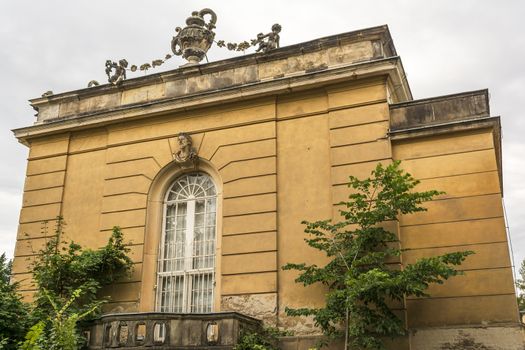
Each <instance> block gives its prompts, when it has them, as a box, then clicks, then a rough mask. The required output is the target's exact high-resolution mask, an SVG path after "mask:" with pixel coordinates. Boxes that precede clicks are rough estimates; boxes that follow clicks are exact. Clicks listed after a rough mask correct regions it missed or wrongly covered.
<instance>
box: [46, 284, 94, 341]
mask: <svg viewBox="0 0 525 350" xmlns="http://www.w3.org/2000/svg"><path fill="white" fill-rule="evenodd" d="M81 294H82V291H81V290H80V289H76V290H75V291H73V294H72V295H71V297H70V298H69V300H68V301H67V302H66V303H65V304H64V305H62V306H61V307H60V306H58V305H57V304H55V303H54V301H53V299H52V298H51V297H50V296H49V294H46V296H47V297H48V300H49V302H50V303H51V305H52V306H53V311H54V316H53V318H51V327H50V331H49V338H48V343H49V346H48V348H49V349H50V350H76V349H77V345H78V344H80V343H81V342H82V341H83V338H82V337H81V336H80V335H79V334H78V332H77V327H76V326H77V322H78V321H80V320H81V319H83V318H85V317H87V316H89V315H90V314H91V313H93V312H95V311H96V309H97V308H98V306H99V305H100V304H101V303H102V301H99V302H95V303H93V304H92V305H90V308H89V309H87V310H86V311H84V312H83V313H77V312H68V309H69V308H70V307H71V306H72V305H73V303H74V302H75V300H77V299H78V298H79V297H80V296H81Z"/></svg>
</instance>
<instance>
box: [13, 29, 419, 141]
mask: <svg viewBox="0 0 525 350" xmlns="http://www.w3.org/2000/svg"><path fill="white" fill-rule="evenodd" d="M391 42H392V41H391V38H390V33H389V31H388V28H387V27H386V26H381V27H375V28H370V29H365V30H361V31H356V32H350V33H346V34H340V35H334V36H331V37H326V38H321V39H317V40H313V41H309V42H304V43H301V44H297V45H292V46H287V47H281V48H278V49H275V50H271V51H269V52H268V53H267V54H265V55H260V54H257V53H254V54H250V55H245V56H240V57H234V58H231V59H227V60H222V61H216V62H211V63H208V64H201V65H198V66H187V67H181V68H178V69H176V70H172V71H168V72H163V73H157V74H151V75H148V76H144V77H140V78H135V79H128V80H123V81H121V82H120V84H119V88H118V89H116V88H115V87H114V86H112V85H108V84H105V85H100V86H93V87H90V88H85V89H81V90H76V91H71V92H67V93H61V94H54V95H52V96H44V97H40V98H36V99H33V100H31V105H32V106H33V108H35V109H36V110H37V112H38V113H37V121H36V123H35V124H37V125H38V127H37V125H35V127H28V128H21V129H17V130H15V135H16V136H17V137H23V135H27V134H34V135H36V134H39V135H40V134H45V133H47V132H51V129H53V130H54V131H58V130H57V129H61V130H65V129H70V128H71V127H74V124H75V123H76V122H77V121H78V122H80V121H81V123H82V125H86V124H92V125H94V124H99V123H107V122H111V121H112V122H116V121H117V120H121V119H128V118H135V117H138V116H140V117H141V118H146V117H147V116H148V115H150V114H151V113H165V112H175V111H177V110H185V109H188V108H193V107H196V106H202V105H203V104H213V103H217V101H220V103H226V102H234V101H238V100H240V99H248V98H254V97H259V96H266V95H269V94H272V95H275V94H279V93H288V92H290V91H293V90H302V89H306V88H313V87H315V86H322V85H323V84H333V83H335V82H337V81H344V80H345V79H346V80H348V79H351V78H356V77H358V76H359V77H368V76H370V77H371V76H378V75H385V74H388V75H390V77H391V80H392V82H393V84H395V86H396V89H393V90H392V91H393V94H394V95H393V97H392V98H393V99H394V101H396V100H401V101H404V100H406V99H411V94H410V88H409V87H408V84H407V82H406V80H405V78H404V77H405V74H404V71H403V67H402V65H401V62H400V61H399V58H398V57H397V54H396V52H395V49H394V47H393V46H392V44H391ZM378 43H380V44H378ZM377 45H379V46H381V47H382V50H381V53H382V55H381V56H378V54H377V52H378V50H377ZM320 62H322V63H320ZM51 122H52V123H51ZM57 122H58V123H57ZM46 124H50V125H47V126H46ZM51 124H52V125H51Z"/></svg>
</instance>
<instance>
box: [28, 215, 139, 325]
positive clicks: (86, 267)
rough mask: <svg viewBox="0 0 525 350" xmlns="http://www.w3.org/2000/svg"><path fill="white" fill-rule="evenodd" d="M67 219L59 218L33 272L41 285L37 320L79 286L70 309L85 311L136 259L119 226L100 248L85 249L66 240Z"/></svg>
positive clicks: (37, 296)
mask: <svg viewBox="0 0 525 350" xmlns="http://www.w3.org/2000/svg"><path fill="white" fill-rule="evenodd" d="M64 226H65V224H64V221H63V220H62V218H60V217H59V218H57V220H56V228H55V235H54V237H52V238H51V239H50V240H49V241H48V242H47V244H46V245H45V247H44V249H43V250H42V251H40V252H39V253H40V254H39V258H38V259H37V260H36V262H35V263H34V265H33V276H34V279H35V282H36V285H37V288H38V292H37V294H36V301H35V303H36V309H35V312H34V316H36V318H37V320H42V319H45V318H46V317H47V316H48V315H49V314H50V313H51V312H52V311H53V303H55V305H62V304H66V303H67V301H68V300H69V299H70V298H71V296H72V295H74V292H75V291H76V290H79V289H80V290H82V295H78V296H77V297H76V298H74V300H73V301H72V303H71V305H70V309H71V310H73V311H74V312H79V313H82V312H84V311H85V310H88V309H91V308H92V306H93V305H94V304H99V303H98V302H97V300H98V299H99V296H98V294H97V293H98V292H99V291H100V289H101V288H102V287H103V286H106V285H109V284H111V283H113V282H115V281H117V280H118V279H120V278H122V277H124V276H126V275H128V274H129V272H130V269H131V266H132V261H131V259H130V258H129V257H128V256H127V253H128V252H129V248H127V247H126V246H125V245H124V242H123V235H122V232H121V230H120V229H119V228H118V227H114V228H113V232H112V235H111V237H110V238H109V241H108V243H107V244H106V245H105V246H104V247H102V248H100V249H97V250H91V249H82V248H81V247H80V245H78V244H76V243H74V242H70V243H67V242H64V241H62V240H61V237H62V236H63V234H64Z"/></svg>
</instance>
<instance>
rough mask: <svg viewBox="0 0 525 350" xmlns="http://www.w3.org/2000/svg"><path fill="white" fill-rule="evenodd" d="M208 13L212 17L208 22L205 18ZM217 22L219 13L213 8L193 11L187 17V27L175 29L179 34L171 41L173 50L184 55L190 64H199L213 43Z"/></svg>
mask: <svg viewBox="0 0 525 350" xmlns="http://www.w3.org/2000/svg"><path fill="white" fill-rule="evenodd" d="M206 15H209V16H210V17H211V18H210V21H209V22H208V23H206V21H205V20H204V16H206ZM215 23H217V15H216V14H215V12H213V10H211V9H207V8H206V9H202V10H200V11H193V12H192V14H191V17H188V19H186V27H184V28H180V27H177V28H176V29H175V31H176V32H177V35H176V36H174V37H173V39H172V41H171V50H172V51H173V53H174V54H175V55H177V56H180V55H182V57H183V58H184V59H186V60H187V61H188V64H198V63H199V62H200V61H202V59H203V58H204V56H206V52H208V50H209V49H210V47H211V45H212V44H213V39H214V38H215V32H213V29H214V28H215Z"/></svg>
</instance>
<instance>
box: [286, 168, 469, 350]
mask: <svg viewBox="0 0 525 350" xmlns="http://www.w3.org/2000/svg"><path fill="white" fill-rule="evenodd" d="M371 175H372V176H371V177H370V178H367V179H364V180H359V179H357V178H355V177H353V176H350V182H349V187H350V188H352V189H353V191H352V193H351V194H350V196H349V199H348V201H346V202H343V203H340V204H339V205H341V206H343V207H344V209H342V210H340V214H341V216H342V221H340V222H338V223H332V222H331V221H330V220H323V221H315V222H308V221H304V222H303V224H305V225H306V229H305V232H306V233H307V234H308V238H306V239H305V241H306V243H307V244H308V245H309V246H310V247H312V248H315V249H318V250H320V251H322V252H324V253H325V254H326V256H327V257H328V260H327V261H328V262H327V263H326V265H324V266H317V265H307V264H305V263H289V264H286V265H285V266H284V267H283V269H285V270H297V271H299V276H298V277H297V279H296V282H298V283H302V284H303V285H305V286H308V285H312V284H316V283H322V284H324V285H326V286H327V287H328V291H327V293H326V300H325V302H326V304H325V306H324V307H322V308H299V309H290V308H287V309H286V312H287V313H288V315H290V316H313V318H314V321H315V323H316V325H317V326H318V327H320V328H321V329H322V330H323V332H324V334H325V335H326V336H328V337H340V336H342V335H343V334H344V336H345V348H346V349H351V348H355V349H384V344H383V340H382V339H384V338H385V337H395V336H399V335H403V334H405V331H406V330H405V327H404V325H403V322H402V321H401V320H400V319H399V318H398V317H397V316H396V314H395V313H394V312H393V311H392V308H391V305H392V302H402V301H403V300H404V298H405V297H406V296H417V297H423V296H427V293H426V292H425V291H426V289H427V288H428V287H429V285H430V284H432V283H438V284H441V283H443V282H444V280H446V279H448V278H450V277H452V276H456V275H458V274H460V271H458V270H456V269H455V266H457V265H460V264H461V263H462V262H463V261H464V259H465V258H466V257H467V256H468V255H470V254H472V253H473V252H470V251H465V252H455V253H450V254H445V255H442V256H436V257H430V258H423V259H420V260H418V261H417V262H415V263H413V264H409V265H404V266H403V267H402V268H401V267H400V266H399V264H392V261H393V259H396V258H397V257H399V256H400V254H401V252H402V250H401V249H400V248H399V241H398V238H397V235H396V234H395V233H394V232H390V231H388V230H387V229H386V228H385V227H384V226H385V225H384V223H386V222H392V221H393V222H397V221H398V219H399V216H400V215H401V214H403V215H405V214H412V213H417V212H422V211H426V209H425V208H424V207H423V206H422V204H423V203H424V202H426V201H430V200H432V199H433V198H434V197H435V196H437V195H439V194H441V193H442V192H438V191H424V192H416V191H414V187H415V186H416V185H417V184H418V183H419V181H418V180H416V179H414V178H413V177H412V176H411V175H410V174H407V173H404V172H403V171H402V170H401V169H400V163H399V162H394V163H392V164H390V165H388V166H386V167H385V166H383V165H381V164H378V165H377V167H376V168H375V170H373V171H372V174H371Z"/></svg>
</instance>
